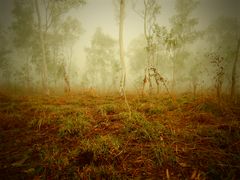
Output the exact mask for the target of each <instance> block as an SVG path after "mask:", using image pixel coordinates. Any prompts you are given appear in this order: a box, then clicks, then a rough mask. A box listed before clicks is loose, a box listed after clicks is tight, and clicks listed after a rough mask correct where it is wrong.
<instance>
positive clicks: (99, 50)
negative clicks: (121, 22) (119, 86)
mask: <svg viewBox="0 0 240 180" xmlns="http://www.w3.org/2000/svg"><path fill="white" fill-rule="evenodd" d="M116 45H117V44H116V41H115V40H114V39H112V38H111V37H110V36H109V35H106V34H104V33H103V32H102V30H101V28H97V29H96V32H95V34H94V35H93V38H92V41H91V47H90V48H86V49H85V51H86V53H87V59H86V61H87V62H86V66H87V67H86V69H87V70H86V72H85V80H86V81H87V85H88V86H92V87H103V88H107V85H112V86H113V87H114V86H116V80H117V73H118V72H119V70H120V69H119V63H118V61H117V59H116V58H115V57H116V56H115V54H116Z"/></svg>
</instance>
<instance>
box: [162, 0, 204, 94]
mask: <svg viewBox="0 0 240 180" xmlns="http://www.w3.org/2000/svg"><path fill="white" fill-rule="evenodd" d="M197 5H198V1H196V0H178V1H176V2H175V10H176V15H174V16H173V17H172V18H171V19H170V22H171V25H172V27H171V30H170V32H169V33H168V35H167V38H166V39H165V43H166V47H167V49H168V51H169V52H170V53H171V59H172V64H173V70H172V91H174V89H175V86H176V75H177V73H178V71H179V69H180V68H183V64H184V60H185V59H187V57H188V55H189V53H188V51H187V50H186V46H187V45H189V44H191V43H193V42H194V41H195V40H196V39H197V38H198V37H199V35H200V34H201V33H200V32H199V31H196V30H195V29H194V28H195V27H196V25H197V24H198V20H197V19H196V18H192V17H191V14H192V12H193V11H194V9H195V8H196V7H197Z"/></svg>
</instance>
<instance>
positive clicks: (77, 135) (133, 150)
mask: <svg viewBox="0 0 240 180" xmlns="http://www.w3.org/2000/svg"><path fill="white" fill-rule="evenodd" d="M128 99H129V104H130V107H131V111H132V113H131V117H130V116H129V113H128V110H127V107H126V105H125V103H124V99H123V98H121V97H119V96H118V95H94V94H91V93H78V94H72V95H68V96H67V95H64V96H48V97H46V96H30V95H29V96H7V95H3V94H2V95H0V179H135V178H139V179H146V178H148V179H149V178H151V179H237V178H239V177H240V106H239V105H232V104H228V103H225V102H222V103H221V104H220V105H219V104H218V103H217V102H216V101H215V100H214V99H213V98H210V97H209V96H199V97H196V98H193V97H192V95H190V94H183V95H179V96H176V97H174V99H172V98H170V97H168V96H167V95H158V96H145V97H140V96H137V95H129V96H128Z"/></svg>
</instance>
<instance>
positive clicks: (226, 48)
mask: <svg viewBox="0 0 240 180" xmlns="http://www.w3.org/2000/svg"><path fill="white" fill-rule="evenodd" d="M239 30H240V22H239V20H238V19H237V18H236V17H219V18H217V19H216V20H214V21H213V22H212V23H211V24H210V25H209V27H208V28H207V30H206V32H205V35H206V36H205V37H206V38H207V40H208V42H209V45H210V51H212V52H214V53H215V54H217V55H218V56H221V57H223V58H224V60H225V62H223V63H224V67H225V71H226V76H227V77H229V79H231V86H230V92H229V93H230V96H231V99H234V97H235V93H236V92H235V91H236V78H237V63H238V59H239V48H240V31H239ZM227 67H228V68H227ZM227 70H228V72H227Z"/></svg>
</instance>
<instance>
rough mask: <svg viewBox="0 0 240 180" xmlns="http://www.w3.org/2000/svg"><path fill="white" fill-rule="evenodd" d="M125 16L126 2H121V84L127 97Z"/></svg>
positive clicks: (123, 94) (121, 0) (121, 91)
mask: <svg viewBox="0 0 240 180" xmlns="http://www.w3.org/2000/svg"><path fill="white" fill-rule="evenodd" d="M124 16H125V0H120V15H119V49H120V50H119V52H120V61H121V66H122V75H121V82H120V94H121V95H122V96H125V86H126V64H125V54H124V46H123V30H124Z"/></svg>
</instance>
